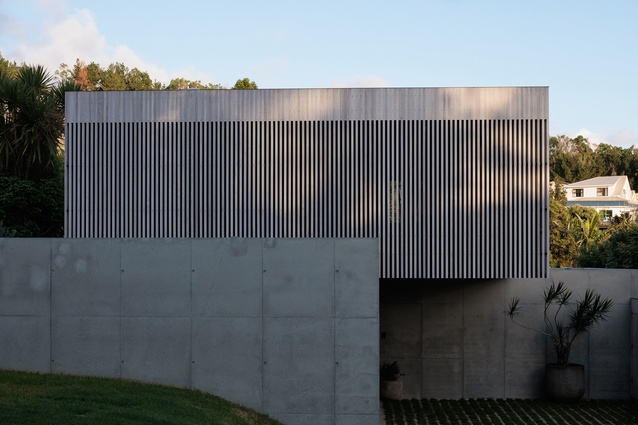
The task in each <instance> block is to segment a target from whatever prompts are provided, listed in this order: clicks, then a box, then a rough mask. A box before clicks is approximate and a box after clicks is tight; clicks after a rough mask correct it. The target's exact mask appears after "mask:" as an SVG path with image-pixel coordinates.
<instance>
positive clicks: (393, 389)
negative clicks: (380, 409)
mask: <svg viewBox="0 0 638 425" xmlns="http://www.w3.org/2000/svg"><path fill="white" fill-rule="evenodd" d="M381 398H383V399H386V400H402V399H403V382H402V381H381Z"/></svg>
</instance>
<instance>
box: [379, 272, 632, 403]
mask: <svg viewBox="0 0 638 425" xmlns="http://www.w3.org/2000/svg"><path fill="white" fill-rule="evenodd" d="M552 280H553V281H555V282H559V281H564V282H565V283H566V285H567V286H568V287H569V288H570V289H572V290H573V291H574V292H575V293H576V294H577V295H582V294H584V292H585V290H586V289H587V288H593V289H595V290H597V291H598V292H599V293H601V294H602V295H603V296H608V297H611V298H613V300H614V303H615V305H614V307H613V310H612V313H611V315H610V317H609V318H608V320H607V321H606V322H604V323H602V324H601V325H599V326H597V327H595V328H594V329H593V330H592V332H590V333H589V334H587V335H582V336H579V337H578V339H577V340H576V343H575V347H574V348H573V350H572V356H571V359H570V360H571V361H572V362H574V363H582V364H585V367H586V378H587V392H586V394H585V397H587V398H591V399H625V398H629V397H630V387H631V383H630V375H631V355H632V354H631V304H630V299H631V298H632V297H636V296H638V270H563V269H552V270H551V277H550V278H549V279H547V280H546V279H529V280H523V279H521V280H513V279H510V280H465V281H455V280H439V281H437V280H428V281H423V280H422V281H412V282H410V281H398V280H395V281H392V280H385V281H382V283H381V300H382V301H381V359H382V361H384V362H385V361H394V360H397V361H398V362H399V364H400V365H401V367H402V372H403V373H405V376H404V377H403V380H404V389H405V394H404V395H405V397H407V398H410V397H417V398H421V397H424V398H437V399H459V398H482V397H494V398H542V397H543V379H544V378H543V377H544V367H545V364H546V362H551V361H554V360H553V352H552V347H551V344H548V342H547V341H546V339H545V338H544V337H543V336H542V335H540V334H537V333H534V332H532V331H529V330H526V329H523V328H520V327H518V326H516V325H515V324H513V323H512V322H511V321H510V319H509V318H508V317H507V316H506V315H505V313H504V312H505V310H506V307H507V305H508V304H509V302H510V300H511V298H512V297H514V296H517V297H519V298H521V302H522V307H523V317H522V320H523V321H525V322H526V323H528V324H530V325H534V326H537V327H539V328H541V329H542V327H543V322H542V317H543V304H542V299H541V295H542V292H543V289H544V288H545V286H546V285H547V284H548V282H551V281H552Z"/></svg>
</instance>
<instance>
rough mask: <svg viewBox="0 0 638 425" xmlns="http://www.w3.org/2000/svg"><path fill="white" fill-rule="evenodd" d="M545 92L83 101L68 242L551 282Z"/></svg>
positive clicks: (69, 151)
mask: <svg viewBox="0 0 638 425" xmlns="http://www.w3.org/2000/svg"><path fill="white" fill-rule="evenodd" d="M547 141H548V89H547V88H546V87H506V88H405V89H381V88H374V89H305V90H302V89H298V90H297V89H295V90H292V89H291V90H247V91H241V90H202V91H177V92H176V91H171V92H167V91H164V92H162V91H154V92H92V93H88V92H77V93H69V94H67V101H66V167H67V174H66V175H67V180H66V195H67V197H66V222H65V232H66V235H65V236H66V237H69V238H220V237H243V238H264V237H267V238H268V237H273V238H322V237H330V238H333V237H336V238H343V237H348V238H352V237H355V238H361V237H363V238H369V237H375V238H376V237H378V238H379V239H380V250H381V259H380V269H381V271H380V274H381V275H380V277H382V278H542V277H546V276H547V271H548V243H549V239H548V232H547V228H548V225H547V223H548V195H547V180H548V179H547V176H548V165H547V164H548V160H547V155H548V148H547V145H548V143H547Z"/></svg>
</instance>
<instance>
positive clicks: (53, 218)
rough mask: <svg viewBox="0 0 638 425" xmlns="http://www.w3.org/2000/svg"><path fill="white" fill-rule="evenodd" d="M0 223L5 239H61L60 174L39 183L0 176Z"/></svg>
mask: <svg viewBox="0 0 638 425" xmlns="http://www.w3.org/2000/svg"><path fill="white" fill-rule="evenodd" d="M0 222H2V226H4V228H5V231H4V232H5V235H4V237H12V236H15V237H62V236H64V177H63V174H60V175H59V176H58V177H55V178H51V179H40V180H24V179H20V178H18V177H14V176H11V177H6V176H0ZM0 230H1V229H0Z"/></svg>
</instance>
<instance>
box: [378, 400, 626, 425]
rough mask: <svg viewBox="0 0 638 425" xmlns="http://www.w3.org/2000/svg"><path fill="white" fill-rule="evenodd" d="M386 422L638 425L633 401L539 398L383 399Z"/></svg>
mask: <svg viewBox="0 0 638 425" xmlns="http://www.w3.org/2000/svg"><path fill="white" fill-rule="evenodd" d="M383 421H385V424H386V425H430V424H436V425H440V424H502V425H510V424H512V425H517V424H552V425H561V424H574V425H607V424H609V425H622V424H634V425H635V424H638V403H637V402H636V401H633V400H597V401H581V402H578V403H572V404H562V403H552V402H548V401H541V400H496V399H476V400H474V399H471V400H429V399H425V400H417V399H412V400H401V401H388V400H385V401H383V419H382V423H383Z"/></svg>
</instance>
